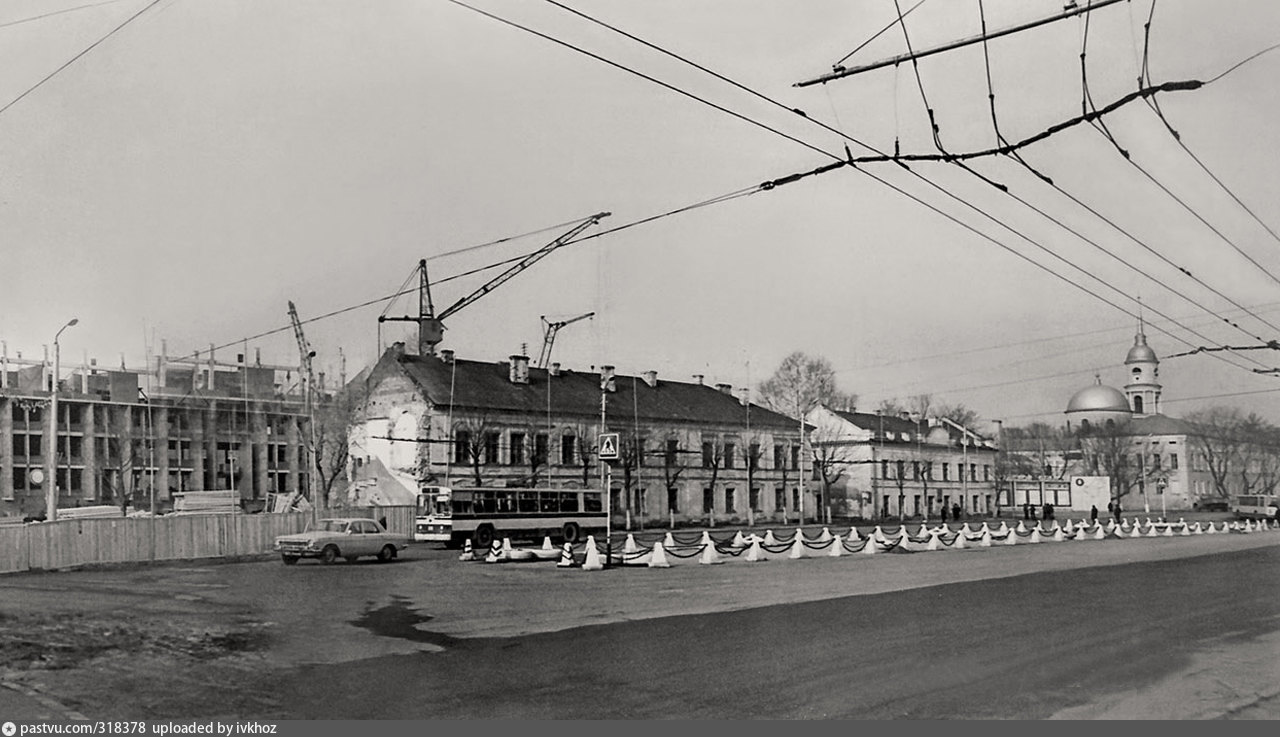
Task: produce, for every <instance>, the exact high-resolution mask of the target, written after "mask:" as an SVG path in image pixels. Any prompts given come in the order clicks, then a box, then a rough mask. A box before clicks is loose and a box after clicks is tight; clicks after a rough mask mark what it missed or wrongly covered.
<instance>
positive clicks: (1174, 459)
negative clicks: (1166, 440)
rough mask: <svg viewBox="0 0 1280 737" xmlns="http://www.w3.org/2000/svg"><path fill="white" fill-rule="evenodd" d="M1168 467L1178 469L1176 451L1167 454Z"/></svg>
mask: <svg viewBox="0 0 1280 737" xmlns="http://www.w3.org/2000/svg"><path fill="white" fill-rule="evenodd" d="M1169 468H1171V469H1173V470H1174V471H1176V470H1178V454H1177V453H1170V454H1169Z"/></svg>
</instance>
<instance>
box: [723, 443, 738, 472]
mask: <svg viewBox="0 0 1280 737" xmlns="http://www.w3.org/2000/svg"><path fill="white" fill-rule="evenodd" d="M736 449H737V446H735V445H734V444H733V443H725V444H724V467H725V468H733V454H734V451H735V450H736Z"/></svg>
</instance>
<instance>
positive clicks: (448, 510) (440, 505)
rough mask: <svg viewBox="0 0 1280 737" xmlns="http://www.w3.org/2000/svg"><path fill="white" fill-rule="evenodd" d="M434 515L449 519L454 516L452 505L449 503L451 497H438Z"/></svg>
mask: <svg viewBox="0 0 1280 737" xmlns="http://www.w3.org/2000/svg"><path fill="white" fill-rule="evenodd" d="M433 514H435V516H437V517H449V516H451V515H452V514H453V509H452V505H451V504H450V503H449V497H447V496H439V497H436V505H435V509H434V510H433Z"/></svg>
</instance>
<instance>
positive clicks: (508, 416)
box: [348, 343, 820, 524]
mask: <svg viewBox="0 0 1280 737" xmlns="http://www.w3.org/2000/svg"><path fill="white" fill-rule="evenodd" d="M702 379H703V377H700V376H698V377H695V380H694V381H693V382H677V381H669V380H665V379H662V380H660V379H659V378H658V375H657V372H655V371H648V372H645V373H644V374H643V375H642V376H621V375H616V374H615V373H614V370H613V367H610V366H603V367H601V368H600V370H599V371H598V372H595V371H593V372H590V373H584V372H578V371H571V370H568V369H564V368H561V367H560V365H559V364H552V365H551V367H550V368H549V369H539V368H531V367H530V365H529V359H528V357H526V356H521V355H516V356H511V357H510V358H509V359H508V360H507V361H497V362H484V361H473V360H463V359H457V358H455V357H454V354H453V351H449V350H444V351H440V353H439V355H413V354H406V353H405V351H404V345H403V344H402V343H397V344H395V345H393V346H392V347H391V348H389V349H388V350H387V351H386V352H385V353H384V354H383V355H382V357H381V358H380V359H379V361H378V363H377V364H376V365H375V366H374V367H373V368H372V370H371V371H370V373H369V374H368V376H367V378H366V379H365V380H364V382H365V389H364V390H363V392H364V401H363V405H362V407H361V409H360V410H359V411H358V417H357V420H356V422H355V424H354V425H353V427H352V428H351V430H350V433H349V437H350V443H351V445H350V456H351V459H352V465H353V469H352V476H353V479H354V481H353V484H352V487H351V494H352V496H351V497H350V498H349V500H348V501H349V502H351V503H375V504H404V503H412V501H413V500H414V498H415V495H416V493H417V491H418V488H419V486H420V485H424V484H435V485H442V486H444V485H447V486H455V487H464V486H486V487H488V486H513V487H514V486H540V487H559V488H588V487H591V488H602V487H603V479H602V474H601V472H600V469H599V464H598V462H597V461H596V460H595V455H594V454H595V445H596V439H597V437H598V435H599V433H600V432H601V420H602V417H601V409H602V403H603V413H604V417H603V420H604V426H605V428H606V430H607V431H608V432H616V433H619V434H620V435H621V436H622V449H621V450H622V455H623V458H622V460H621V461H620V462H618V463H617V464H615V466H614V470H613V475H612V480H613V486H612V494H611V503H612V509H613V510H614V515H615V517H616V518H617V519H619V520H620V521H624V520H625V521H635V522H636V523H637V524H644V523H645V521H646V520H647V521H655V522H662V523H667V522H669V521H671V520H673V519H674V520H676V521H692V520H696V521H701V522H710V523H712V524H716V523H726V522H744V521H754V520H777V521H781V520H786V519H790V520H795V519H796V518H797V515H798V513H799V511H800V507H801V503H802V500H801V492H800V488H801V484H800V482H799V465H800V463H799V462H800V453H799V440H800V423H799V421H798V420H796V419H792V418H789V417H786V416H783V415H781V414H778V413H776V412H771V411H769V410H767V409H765V408H763V407H760V406H756V405H753V404H750V403H748V402H746V401H745V395H737V394H735V393H734V391H733V387H731V386H730V385H727V384H718V385H716V386H715V387H712V386H709V385H706V384H704V383H703V381H702ZM353 383H354V382H353ZM748 456H752V457H754V458H755V459H756V462H755V463H754V466H753V468H751V469H748V468H747V465H748V464H747V457H748ZM806 468H808V464H807V463H806ZM814 486H815V485H814V484H813V482H809V483H808V487H809V488H808V494H807V496H806V497H805V499H804V500H803V504H804V512H805V517H806V518H812V517H813V516H814V510H815V509H816V508H817V505H818V503H819V502H820V499H817V498H815V496H814Z"/></svg>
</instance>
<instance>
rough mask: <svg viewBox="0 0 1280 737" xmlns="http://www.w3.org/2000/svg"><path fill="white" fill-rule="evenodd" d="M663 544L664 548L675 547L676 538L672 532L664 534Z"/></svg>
mask: <svg viewBox="0 0 1280 737" xmlns="http://www.w3.org/2000/svg"><path fill="white" fill-rule="evenodd" d="M662 546H663V547H664V548H674V547H675V546H676V539H675V537H673V536H672V535H671V533H670V532H668V533H667V534H665V535H663V536H662Z"/></svg>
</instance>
